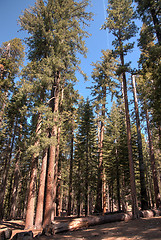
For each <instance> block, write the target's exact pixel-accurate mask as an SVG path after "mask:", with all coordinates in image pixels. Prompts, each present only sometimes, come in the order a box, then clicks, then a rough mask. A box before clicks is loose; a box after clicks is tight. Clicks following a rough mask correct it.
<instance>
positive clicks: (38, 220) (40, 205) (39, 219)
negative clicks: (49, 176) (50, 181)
mask: <svg viewBox="0 0 161 240" xmlns="http://www.w3.org/2000/svg"><path fill="white" fill-rule="evenodd" d="M46 168H47V150H45V151H44V156H43V160H42V166H41V173H40V182H39V191H38V199H37V208H36V216H35V228H36V229H41V227H42V223H43V210H44V194H45V180H46Z"/></svg>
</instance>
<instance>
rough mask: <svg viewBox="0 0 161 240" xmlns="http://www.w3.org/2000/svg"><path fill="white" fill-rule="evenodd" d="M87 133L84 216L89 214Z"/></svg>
mask: <svg viewBox="0 0 161 240" xmlns="http://www.w3.org/2000/svg"><path fill="white" fill-rule="evenodd" d="M88 138H89V136H88V133H87V142H86V162H85V216H87V215H88V213H89V208H88V197H89V184H88V183H89V177H88V176H89V144H88Z"/></svg>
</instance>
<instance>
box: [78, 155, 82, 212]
mask: <svg viewBox="0 0 161 240" xmlns="http://www.w3.org/2000/svg"><path fill="white" fill-rule="evenodd" d="M80 167H81V166H80V159H79V163H78V176H80ZM80 208H81V187H80V179H79V181H78V189H77V216H78V217H80Z"/></svg>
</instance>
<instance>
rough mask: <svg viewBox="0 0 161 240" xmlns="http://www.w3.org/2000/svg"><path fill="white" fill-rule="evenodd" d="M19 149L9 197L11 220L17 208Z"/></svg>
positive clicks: (14, 217)
mask: <svg viewBox="0 0 161 240" xmlns="http://www.w3.org/2000/svg"><path fill="white" fill-rule="evenodd" d="M19 162H20V149H19V150H18V152H17V155H16V163H15V170H14V183H13V191H12V197H11V213H10V217H11V219H16V214H17V211H16V208H17V194H18V184H19V178H20V166H19V164H20V163H19Z"/></svg>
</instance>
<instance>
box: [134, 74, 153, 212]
mask: <svg viewBox="0 0 161 240" xmlns="http://www.w3.org/2000/svg"><path fill="white" fill-rule="evenodd" d="M132 86H133V93H134V104H135V116H136V127H137V140H138V152H139V171H140V187H141V189H140V190H141V192H140V195H141V209H142V210H146V209H148V208H149V206H148V197H147V190H146V182H145V167H144V161H143V151H142V137H141V128H140V118H139V109H138V101H137V93H136V84H135V76H134V75H133V76H132Z"/></svg>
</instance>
